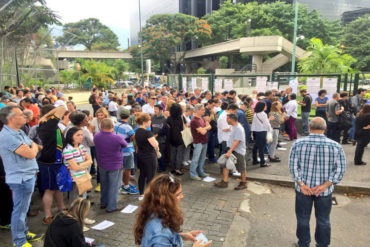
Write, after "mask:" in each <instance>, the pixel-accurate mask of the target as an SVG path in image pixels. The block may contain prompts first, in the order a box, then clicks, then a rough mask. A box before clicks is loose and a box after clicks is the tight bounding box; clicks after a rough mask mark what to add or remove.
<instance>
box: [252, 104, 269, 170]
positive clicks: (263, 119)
mask: <svg viewBox="0 0 370 247" xmlns="http://www.w3.org/2000/svg"><path fill="white" fill-rule="evenodd" d="M266 109H267V105H266V103H265V102H264V101H260V102H258V103H257V104H256V107H255V108H254V115H253V121H252V127H251V130H252V131H253V133H254V138H255V141H254V146H253V165H257V164H260V166H261V167H267V166H269V164H267V163H265V157H264V149H265V146H266V136H267V131H271V130H272V128H271V125H270V122H269V119H268V118H267V114H266V113H265V110H266ZM257 151H258V153H259V157H260V162H258V161H257Z"/></svg>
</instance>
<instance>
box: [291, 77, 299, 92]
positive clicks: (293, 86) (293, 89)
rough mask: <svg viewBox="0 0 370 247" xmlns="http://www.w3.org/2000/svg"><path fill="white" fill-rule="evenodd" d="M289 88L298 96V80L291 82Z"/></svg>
mask: <svg viewBox="0 0 370 247" xmlns="http://www.w3.org/2000/svg"><path fill="white" fill-rule="evenodd" d="M289 87H291V88H292V92H293V93H295V94H297V91H298V79H293V80H290V81H289Z"/></svg>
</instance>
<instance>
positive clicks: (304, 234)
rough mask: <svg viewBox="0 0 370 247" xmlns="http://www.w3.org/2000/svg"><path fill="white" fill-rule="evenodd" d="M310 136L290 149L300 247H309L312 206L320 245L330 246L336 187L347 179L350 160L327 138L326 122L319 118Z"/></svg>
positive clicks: (338, 146)
mask: <svg viewBox="0 0 370 247" xmlns="http://www.w3.org/2000/svg"><path fill="white" fill-rule="evenodd" d="M309 128H310V135H309V136H307V137H305V138H301V139H299V140H297V141H296V142H295V143H294V144H293V146H292V149H291V150H290V155H289V169H290V173H291V175H292V177H293V180H294V181H295V190H296V202H295V203H296V204H295V211H296V217H297V237H298V240H299V241H298V245H297V246H299V247H309V246H310V242H311V236H310V217H311V211H312V204H314V206H315V216H316V232H315V240H316V244H317V245H316V246H319V247H322V246H329V244H330V211H331V206H332V193H333V190H334V185H335V184H338V183H339V182H340V181H341V179H342V178H343V175H344V172H345V170H346V157H345V154H344V151H343V149H342V147H341V145H340V144H338V143H337V142H335V141H332V140H330V139H328V138H327V137H326V136H325V135H324V132H325V129H326V123H325V120H324V119H323V118H320V117H316V118H314V119H312V120H311V122H310V124H309Z"/></svg>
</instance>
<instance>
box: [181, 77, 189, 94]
mask: <svg viewBox="0 0 370 247" xmlns="http://www.w3.org/2000/svg"><path fill="white" fill-rule="evenodd" d="M187 79H188V78H186V77H183V78H182V90H184V92H187V91H188V85H187Z"/></svg>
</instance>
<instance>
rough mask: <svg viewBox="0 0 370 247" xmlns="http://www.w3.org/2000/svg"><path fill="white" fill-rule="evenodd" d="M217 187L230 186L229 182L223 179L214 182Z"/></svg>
mask: <svg viewBox="0 0 370 247" xmlns="http://www.w3.org/2000/svg"><path fill="white" fill-rule="evenodd" d="M214 185H215V186H216V187H217V188H227V187H228V186H229V182H225V181H224V180H221V181H220V182H217V183H214Z"/></svg>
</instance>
